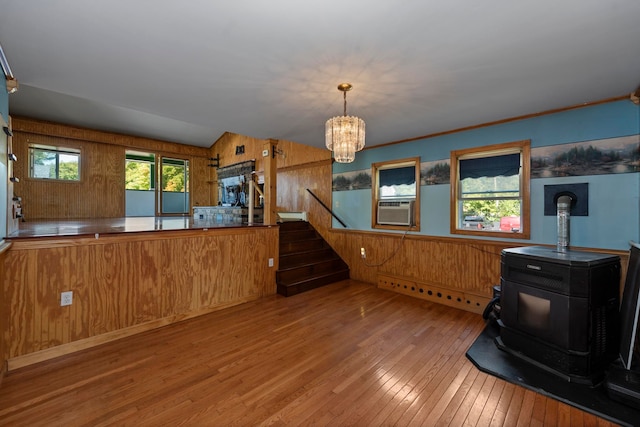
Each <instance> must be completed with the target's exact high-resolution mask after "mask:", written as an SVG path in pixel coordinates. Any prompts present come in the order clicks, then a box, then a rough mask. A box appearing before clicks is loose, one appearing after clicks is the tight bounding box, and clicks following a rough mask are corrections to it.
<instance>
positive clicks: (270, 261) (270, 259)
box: [269, 258, 273, 267]
mask: <svg viewBox="0 0 640 427" xmlns="http://www.w3.org/2000/svg"><path fill="white" fill-rule="evenodd" d="M269 267H273V258H269Z"/></svg>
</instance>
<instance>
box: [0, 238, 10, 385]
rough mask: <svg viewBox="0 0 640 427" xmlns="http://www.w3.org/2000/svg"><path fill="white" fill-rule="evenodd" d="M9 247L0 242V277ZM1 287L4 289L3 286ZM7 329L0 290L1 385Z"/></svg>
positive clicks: (3, 372) (5, 365)
mask: <svg viewBox="0 0 640 427" xmlns="http://www.w3.org/2000/svg"><path fill="white" fill-rule="evenodd" d="M10 247H11V244H10V243H7V242H2V243H0V277H4V260H5V256H6V255H5V254H6V252H7V251H8V250H9V248H10ZM2 289H4V286H3V288H2ZM8 329H9V307H8V304H6V300H5V295H4V292H2V290H0V385H2V379H3V378H4V376H5V374H6V373H7V340H6V339H5V336H6V332H7V331H8Z"/></svg>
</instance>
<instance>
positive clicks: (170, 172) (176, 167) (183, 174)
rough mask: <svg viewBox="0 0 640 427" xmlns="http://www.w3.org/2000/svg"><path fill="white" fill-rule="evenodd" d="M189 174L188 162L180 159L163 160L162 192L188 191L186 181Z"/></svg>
mask: <svg viewBox="0 0 640 427" xmlns="http://www.w3.org/2000/svg"><path fill="white" fill-rule="evenodd" d="M187 174H188V162H187V161H186V160H179V159H167V158H163V159H162V191H171V192H174V193H184V192H185V191H187V186H186V182H185V179H187V176H188V175H187Z"/></svg>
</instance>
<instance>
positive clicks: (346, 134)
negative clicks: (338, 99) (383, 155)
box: [325, 83, 365, 163]
mask: <svg viewBox="0 0 640 427" xmlns="http://www.w3.org/2000/svg"><path fill="white" fill-rule="evenodd" d="M352 88H353V86H351V84H349V83H341V84H339V85H338V90H339V91H341V92H342V93H343V94H344V115H343V116H338V117H333V118H331V119H329V120H327V123H326V124H325V143H326V145H327V148H328V149H329V150H331V151H333V157H334V158H335V159H336V162H338V163H351V162H353V160H354V159H355V158H356V151H360V150H362V149H363V148H364V134H365V125H364V120H362V119H360V118H358V117H354V116H347V92H348V91H350V90H351V89H352Z"/></svg>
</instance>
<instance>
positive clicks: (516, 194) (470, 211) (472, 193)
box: [460, 175, 521, 228]
mask: <svg viewBox="0 0 640 427" xmlns="http://www.w3.org/2000/svg"><path fill="white" fill-rule="evenodd" d="M460 187H461V196H462V215H463V223H464V225H465V226H472V225H474V224H473V223H474V222H476V223H480V222H481V223H482V227H483V228H487V227H488V226H489V225H490V224H499V223H500V220H501V219H502V218H504V217H519V216H520V205H521V204H520V191H519V188H520V177H519V176H518V175H513V176H494V177H490V178H489V177H481V178H465V179H463V180H461V181H460ZM475 225H476V226H477V224H475Z"/></svg>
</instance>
